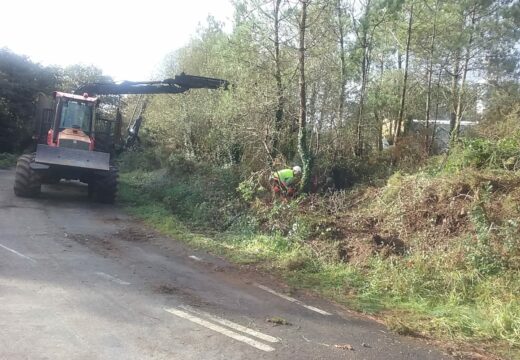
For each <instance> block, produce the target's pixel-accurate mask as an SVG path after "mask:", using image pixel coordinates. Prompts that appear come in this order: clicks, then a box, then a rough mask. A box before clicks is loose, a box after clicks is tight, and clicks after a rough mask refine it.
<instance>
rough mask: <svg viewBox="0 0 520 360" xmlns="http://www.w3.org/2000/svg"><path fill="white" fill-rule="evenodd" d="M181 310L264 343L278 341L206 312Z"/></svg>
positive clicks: (189, 308) (187, 308)
mask: <svg viewBox="0 0 520 360" xmlns="http://www.w3.org/2000/svg"><path fill="white" fill-rule="evenodd" d="M182 308H183V309H185V310H189V311H191V312H194V313H196V314H199V315H202V316H204V317H207V318H209V319H210V320H212V321H214V322H217V323H219V324H222V325H225V326H227V327H229V328H232V329H235V330H238V331H241V332H243V333H246V334H248V335H251V336H254V337H257V338H259V339H260V340H264V341H268V342H272V343H275V342H279V341H280V340H279V339H277V338H275V337H273V336H270V335H266V334H263V333H261V332H259V331H256V330H253V329H250V328H248V327H245V326H242V325H240V324H237V323H234V322H232V321H229V320H226V319H222V318H220V317H218V316H215V315H211V314H208V313H207V312H204V311H200V310H196V309H192V308H191V307H186V306H182Z"/></svg>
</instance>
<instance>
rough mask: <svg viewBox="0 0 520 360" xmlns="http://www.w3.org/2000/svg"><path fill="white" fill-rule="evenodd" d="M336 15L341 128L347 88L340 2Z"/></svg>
mask: <svg viewBox="0 0 520 360" xmlns="http://www.w3.org/2000/svg"><path fill="white" fill-rule="evenodd" d="M336 6H337V15H338V27H339V47H340V54H339V60H340V64H341V68H340V71H341V72H340V86H341V89H340V93H339V103H338V126H339V127H340V128H341V127H342V126H343V112H344V108H345V87H346V86H347V61H346V59H345V29H344V28H343V17H342V14H343V12H342V9H341V0H337V3H336Z"/></svg>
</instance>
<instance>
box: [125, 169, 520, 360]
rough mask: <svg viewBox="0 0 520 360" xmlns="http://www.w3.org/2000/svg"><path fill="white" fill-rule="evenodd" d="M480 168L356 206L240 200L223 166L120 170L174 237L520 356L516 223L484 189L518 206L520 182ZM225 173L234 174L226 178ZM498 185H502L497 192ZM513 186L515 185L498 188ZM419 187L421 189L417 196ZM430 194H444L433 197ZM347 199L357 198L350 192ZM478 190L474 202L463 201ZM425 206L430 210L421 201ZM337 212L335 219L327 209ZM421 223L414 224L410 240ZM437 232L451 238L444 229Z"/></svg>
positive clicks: (386, 314) (411, 329) (143, 209)
mask: <svg viewBox="0 0 520 360" xmlns="http://www.w3.org/2000/svg"><path fill="white" fill-rule="evenodd" d="M482 176H483V175H482V174H480V173H479V174H475V177H476V178H472V177H471V176H469V174H466V180H468V181H465V182H462V183H461V182H460V181H459V177H458V176H446V177H435V178H434V179H433V180H432V178H430V177H428V176H423V177H420V176H415V177H413V176H412V177H407V176H401V175H397V176H395V177H393V178H392V179H390V181H389V183H388V185H387V186H386V187H385V188H384V189H381V190H380V191H379V192H376V195H374V196H375V198H374V196H372V197H369V198H368V199H365V201H362V203H365V204H366V203H370V204H371V205H368V206H360V207H357V208H356V209H348V207H344V206H341V204H338V202H340V200H338V199H337V198H331V199H328V203H326V204H323V203H320V201H323V200H320V199H309V198H307V199H303V200H302V201H300V202H293V203H290V204H274V205H270V206H265V204H261V203H257V204H256V205H255V204H253V205H252V206H251V207H248V208H243V207H241V206H240V205H239V203H237V202H236V198H237V194H236V193H233V192H232V191H227V192H226V190H225V186H224V185H223V184H226V183H229V180H230V177H228V176H227V175H226V174H223V173H220V174H218V175H217V176H215V177H212V176H204V177H200V178H197V176H191V177H187V178H182V177H176V179H175V180H172V176H171V174H169V173H168V172H167V171H163V170H159V171H150V172H141V171H134V172H130V173H123V174H122V175H121V188H120V201H121V202H122V204H123V205H124V206H125V207H126V209H127V210H128V211H129V212H130V213H131V214H133V215H135V216H137V217H139V218H141V219H143V220H144V221H145V222H146V223H148V224H150V225H151V226H152V227H154V228H156V229H158V230H159V231H161V232H163V233H165V234H168V235H171V236H172V237H174V238H175V239H178V240H181V241H183V242H185V243H187V244H188V245H190V246H193V247H195V248H201V249H205V250H209V251H210V252H212V253H215V254H219V255H223V256H225V257H227V258H228V259H230V260H231V261H233V262H235V263H238V264H254V265H255V266H256V267H257V268H260V269H262V270H264V271H269V272H275V273H277V274H278V275H279V276H281V277H282V278H283V279H284V280H285V281H286V282H287V283H288V284H289V285H291V286H292V287H294V288H305V289H309V290H312V291H316V292H318V293H320V294H322V295H324V296H325V297H328V298H330V299H333V300H335V301H336V302H338V303H341V304H344V305H346V306H348V307H349V308H353V309H355V310H358V311H360V312H364V313H369V314H377V315H378V316H379V317H381V318H382V319H383V320H384V321H385V322H386V324H387V326H388V327H389V328H390V329H392V330H394V331H396V332H398V333H400V334H405V335H420V336H427V337H433V338H436V339H441V340H444V341H450V342H455V343H458V344H466V345H468V344H469V346H470V347H476V348H478V349H485V350H486V351H488V352H490V353H493V354H498V355H499V356H501V357H503V358H505V359H516V358H519V357H520V299H519V297H518V294H519V293H520V273H519V269H518V266H516V265H515V264H517V259H518V258H517V257H516V254H517V252H518V244H517V243H516V242H515V241H516V240H515V239H516V236H517V230H518V229H517V226H516V225H515V223H514V221H513V223H511V222H510V221H509V220H507V219H506V220H507V221H506V220H504V221H503V222H502V223H499V222H498V221H496V219H495V222H491V223H493V224H495V227H496V229H495V230H493V229H491V230H490V224H491V223H490V221H491V217H490V216H489V215H488V213H489V212H490V210H491V209H493V206H495V205H496V204H495V203H492V202H490V201H488V202H486V203H485V205H484V200H485V199H486V196H488V197H489V196H494V197H496V199H497V201H498V202H500V203H501V204H506V205H507V204H508V203H511V206H512V207H513V208H514V209H516V210H518V206H517V205H515V200H514V199H515V198H514V197H513V198H510V197H511V196H516V195H515V194H517V193H516V192H515V191H514V190H512V189H513V188H514V186H513V185H512V184H516V183H515V181H516V180H515V179H511V178H510V177H507V176H505V177H500V176H494V177H491V175H489V176H488V177H485V176H484V178H483V177H482ZM221 178H223V179H226V180H225V181H223V182H222V183H219V180H218V179H221ZM472 181H473V183H472ZM491 183H492V184H494V186H495V188H496V189H498V190H497V192H493V190H492V189H490V188H489V186H488V185H489V184H491ZM482 184H487V185H486V186H487V187H482ZM504 184H506V185H507V186H509V188H508V192H507V193H500V189H502V188H503V186H505V185H504ZM235 186H236V184H231V187H235ZM410 186H413V187H414V189H416V192H417V191H419V192H420V194H422V195H421V196H419V195H417V198H414V197H413V196H410V193H409V192H407V189H408V188H409V187H410ZM417 189H419V190H417ZM433 190H435V191H433ZM477 192H478V194H477ZM432 193H434V194H435V195H436V196H437V198H435V199H432V198H431V197H430V194H432ZM443 194H444V195H443ZM461 194H463V195H464V196H460V195H461ZM511 194H512V195H511ZM477 195H478V196H477ZM334 196H337V195H334ZM342 196H343V197H344V198H345V199H347V200H348V202H349V203H350V202H352V201H353V200H352V198H351V194H343V195H342ZM363 196H366V194H365V195H363ZM443 196H445V197H446V198H445V199H444V198H443ZM470 197H471V198H472V201H471V202H470V203H467V204H466V203H461V204H459V203H458V201H459V200H460V199H463V200H467V199H469V198H470ZM376 198H377V199H378V201H374V200H375V199H376ZM362 199H363V198H362ZM445 201H447V202H448V203H447V204H448V205H449V204H451V205H449V207H450V206H451V207H450V209H451V210H450V211H444V210H442V211H441V210H440V209H444V208H445V207H446V206H444V205H446V204H445V203H444V202H445ZM467 201H469V200H467ZM354 202H355V201H354ZM381 203H383V204H386V205H384V206H381ZM423 203H424V204H426V205H425V206H426V208H427V209H428V211H429V213H428V214H427V215H424V214H425V213H424V211H423V209H421V208H420V206H419V204H423ZM490 204H491V205H490ZM490 206H491V207H490ZM507 206H509V205H507ZM507 206H506V210H510V209H509V208H507ZM410 207H412V210H410ZM331 208H334V209H335V210H334V214H333V215H330V214H327V213H325V212H324V210H323V209H328V210H330V209H331ZM309 209H314V210H313V212H312V213H310V211H309ZM495 210H496V211H499V210H497V209H495ZM516 210H515V211H516ZM496 211H495V213H496ZM500 211H505V210H504V209H501V210H500ZM417 214H420V215H417ZM515 216H516V215H515ZM331 218H334V219H335V221H334V222H331V221H330V219H331ZM418 219H422V220H418ZM414 222H415V228H414V229H413V231H414V232H413V233H412V234H409V236H408V237H407V236H406V232H407V231H409V230H410V224H412V223H414ZM419 223H423V225H422V227H421V226H419ZM396 227H397V228H400V229H401V232H398V233H397V234H391V233H390V230H389V229H391V228H396ZM368 230H370V231H368ZM432 231H436V232H437V233H443V234H444V235H445V236H437V237H435V236H433V235H432ZM508 231H509V232H508ZM403 232H404V233H403ZM376 233H377V234H381V235H377V234H376ZM374 234H376V235H377V236H376V235H374ZM508 234H509V235H508ZM499 235H500V237H498V236H499ZM356 237H359V239H358V241H357V242H356ZM497 237H498V238H497ZM345 239H346V240H345ZM432 239H434V240H432ZM497 239H498V240H500V242H501V243H500V244H501V245H503V244H502V242H505V241H506V240H507V241H509V242H511V244H509V245H508V246H510V252H509V253H507V254H502V253H501V252H503V251H506V250H507V248H505V247H502V246H501V247H496V246H495V245H496V242H497ZM398 240H399V241H398ZM402 240H405V241H404V245H403V247H402V249H398V248H399V246H398V245H400V244H401V242H403V241H402ZM374 241H375V244H374ZM428 241H434V242H435V243H434V244H427V242H428ZM425 244H426V245H425ZM345 253H346V254H347V255H345ZM460 346H461V347H462V348H464V347H465V345H460Z"/></svg>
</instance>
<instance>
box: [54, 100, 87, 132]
mask: <svg viewBox="0 0 520 360" xmlns="http://www.w3.org/2000/svg"><path fill="white" fill-rule="evenodd" d="M91 121H92V105H91V104H88V103H85V102H81V101H74V100H68V101H65V102H64V103H63V106H62V110H61V121H60V128H77V129H81V130H83V131H85V132H90V123H91Z"/></svg>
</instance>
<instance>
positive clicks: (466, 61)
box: [450, 10, 475, 147]
mask: <svg viewBox="0 0 520 360" xmlns="http://www.w3.org/2000/svg"><path fill="white" fill-rule="evenodd" d="M474 26H475V10H473V12H472V15H471V32H470V35H469V41H468V46H467V47H466V54H465V56H464V65H463V67H462V80H461V82H460V89H459V96H458V99H457V108H456V110H455V125H454V127H453V130H452V132H451V138H450V147H451V146H453V145H454V144H455V142H456V141H457V140H458V138H459V132H460V122H461V121H462V114H463V113H464V110H463V109H462V102H463V100H464V93H465V90H466V76H467V74H468V65H469V59H470V58H471V46H472V44H473V28H474Z"/></svg>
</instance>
